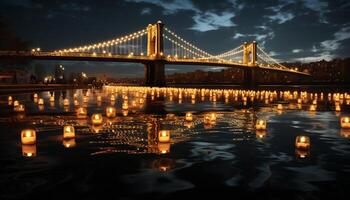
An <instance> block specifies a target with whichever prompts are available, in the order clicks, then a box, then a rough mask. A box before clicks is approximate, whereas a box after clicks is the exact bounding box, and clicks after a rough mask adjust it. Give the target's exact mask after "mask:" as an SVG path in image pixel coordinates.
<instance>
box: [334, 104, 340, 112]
mask: <svg viewBox="0 0 350 200" xmlns="http://www.w3.org/2000/svg"><path fill="white" fill-rule="evenodd" d="M335 111H336V112H340V111H341V107H340V105H339V104H336V105H335Z"/></svg>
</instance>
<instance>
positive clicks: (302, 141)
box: [295, 136, 310, 149]
mask: <svg viewBox="0 0 350 200" xmlns="http://www.w3.org/2000/svg"><path fill="white" fill-rule="evenodd" d="M295 147H296V148H297V149H308V148H310V138H309V137H308V136H297V137H296V138H295Z"/></svg>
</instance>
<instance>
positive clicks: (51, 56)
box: [0, 51, 310, 76]
mask: <svg viewBox="0 0 350 200" xmlns="http://www.w3.org/2000/svg"><path fill="white" fill-rule="evenodd" d="M19 58H28V59H33V60H66V61H97V62H131V63H142V64H148V63H152V62H155V61H161V62H164V64H166V65H168V64H169V65H201V66H221V67H235V68H240V69H247V68H254V69H260V70H269V71H279V72H284V73H291V74H298V75H303V76H310V74H308V73H305V72H300V71H296V70H293V69H289V70H286V69H280V68H276V67H274V68H272V67H270V66H264V65H257V66H252V65H246V64H242V63H239V62H233V61H226V60H218V59H209V58H197V59H190V58H174V57H166V56H163V57H155V56H141V55H115V54H108V53H80V52H28V51H18V52H16V51H0V59H19Z"/></svg>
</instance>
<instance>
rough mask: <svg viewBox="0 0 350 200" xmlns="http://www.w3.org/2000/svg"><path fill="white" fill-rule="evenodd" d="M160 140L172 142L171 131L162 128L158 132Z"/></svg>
mask: <svg viewBox="0 0 350 200" xmlns="http://www.w3.org/2000/svg"><path fill="white" fill-rule="evenodd" d="M158 141H159V142H170V131H169V130H160V131H159V132H158Z"/></svg>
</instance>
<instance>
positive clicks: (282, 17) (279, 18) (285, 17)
mask: <svg viewBox="0 0 350 200" xmlns="http://www.w3.org/2000/svg"><path fill="white" fill-rule="evenodd" d="M294 17H295V15H293V14H292V13H288V12H286V13H277V14H275V15H271V16H268V18H269V19H270V20H271V22H277V23H278V24H283V23H285V22H287V21H289V20H291V19H293V18H294Z"/></svg>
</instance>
